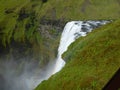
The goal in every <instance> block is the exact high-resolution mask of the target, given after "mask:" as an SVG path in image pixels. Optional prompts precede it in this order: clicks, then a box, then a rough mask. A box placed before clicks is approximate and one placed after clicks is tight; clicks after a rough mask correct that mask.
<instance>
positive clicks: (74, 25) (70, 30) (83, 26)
mask: <svg viewBox="0 0 120 90" xmlns="http://www.w3.org/2000/svg"><path fill="white" fill-rule="evenodd" d="M108 22H109V21H71V22H68V23H67V24H66V26H65V28H64V30H63V32H62V35H61V40H60V45H59V48H58V55H57V59H56V64H55V67H54V71H53V74H55V73H56V72H58V71H60V70H61V69H62V67H63V66H64V65H65V61H64V60H63V59H62V54H63V53H64V52H65V51H66V50H67V48H68V46H69V45H70V44H71V43H72V42H74V41H75V40H76V39H77V38H79V37H80V36H86V34H87V33H88V32H91V31H92V30H93V29H94V28H96V27H98V26H101V25H104V24H106V23H108Z"/></svg>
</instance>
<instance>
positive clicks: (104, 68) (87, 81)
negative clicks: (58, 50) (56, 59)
mask: <svg viewBox="0 0 120 90" xmlns="http://www.w3.org/2000/svg"><path fill="white" fill-rule="evenodd" d="M119 34H120V20H119V21H114V22H112V23H111V24H108V25H105V26H102V27H101V28H98V29H97V30H95V31H93V32H92V33H90V34H88V35H87V36H86V37H82V38H79V39H77V40H76V41H75V42H74V43H73V44H72V45H70V47H69V49H68V51H67V52H66V53H65V54H64V55H63V58H64V59H65V60H67V63H66V65H65V67H64V68H63V69H62V70H61V71H60V72H58V73H57V74H55V75H53V76H52V77H51V78H50V79H48V80H47V81H43V82H42V83H41V84H40V85H39V86H38V87H37V88H36V89H35V90H101V89H102V88H103V87H104V85H105V84H106V83H107V82H108V81H109V80H110V78H111V77H112V76H113V75H114V73H115V72H116V71H117V69H118V68H120V40H119V39H120V35H119Z"/></svg>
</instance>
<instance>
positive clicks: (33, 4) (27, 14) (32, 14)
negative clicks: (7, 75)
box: [0, 0, 120, 62]
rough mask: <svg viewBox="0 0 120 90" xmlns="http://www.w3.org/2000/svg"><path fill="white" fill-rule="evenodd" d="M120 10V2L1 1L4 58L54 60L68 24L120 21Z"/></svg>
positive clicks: (0, 46) (0, 32)
mask: <svg viewBox="0 0 120 90" xmlns="http://www.w3.org/2000/svg"><path fill="white" fill-rule="evenodd" d="M119 7H120V1H119V0H101V1H99V0H0V51H1V53H2V54H1V56H2V55H3V53H4V55H6V54H7V57H9V54H10V53H16V52H18V54H19V52H20V53H22V55H21V56H27V55H28V56H31V53H32V56H33V57H35V58H36V59H40V58H41V59H42V60H47V59H48V58H50V57H52V58H51V59H53V58H54V57H55V55H54V54H52V53H54V52H55V51H56V49H55V48H56V47H57V45H58V40H59V35H60V33H61V31H62V29H63V25H64V24H65V22H66V21H69V20H88V19H92V20H93V19H97V20H98V19H117V18H119V14H120V8H119ZM46 42H47V43H46ZM21 47H24V48H21ZM27 47H29V48H27ZM31 48H32V49H31ZM49 48H51V49H49ZM14 50H17V51H14ZM21 50H22V51H21ZM45 51H46V52H45ZM53 51H54V52H53ZM51 54H52V55H51ZM5 57H6V56H5ZM15 57H16V56H15ZM46 57H47V58H46ZM18 58H19V57H18ZM45 62H47V61H45Z"/></svg>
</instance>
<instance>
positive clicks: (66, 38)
mask: <svg viewBox="0 0 120 90" xmlns="http://www.w3.org/2000/svg"><path fill="white" fill-rule="evenodd" d="M108 22H109V21H71V22H68V23H67V24H66V26H65V28H64V30H63V32H62V35H61V39H60V44H59V48H58V55H57V58H56V60H55V62H54V63H53V62H51V63H49V64H48V65H47V66H46V68H42V69H41V68H39V66H38V64H37V63H36V62H23V64H21V65H18V64H16V63H18V62H14V60H8V61H6V62H3V63H1V65H0V67H1V68H2V69H0V72H2V73H0V90H33V89H34V88H35V87H36V86H37V85H38V84H39V83H41V81H43V80H46V79H48V78H49V77H50V76H51V75H53V74H55V73H57V72H58V71H60V70H61V69H62V67H63V66H64V65H65V61H64V60H63V59H62V54H63V53H64V52H65V51H66V50H67V48H68V46H69V45H70V44H71V43H72V42H74V41H75V40H76V39H77V38H79V37H81V36H86V34H87V33H89V32H91V31H92V30H93V29H95V28H97V27H99V26H101V25H104V24H106V23H108ZM23 61H25V60H24V59H23ZM21 67H22V68H21Z"/></svg>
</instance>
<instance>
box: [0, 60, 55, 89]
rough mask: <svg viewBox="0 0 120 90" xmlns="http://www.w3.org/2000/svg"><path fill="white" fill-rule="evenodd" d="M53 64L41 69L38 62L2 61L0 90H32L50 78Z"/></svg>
mask: <svg viewBox="0 0 120 90" xmlns="http://www.w3.org/2000/svg"><path fill="white" fill-rule="evenodd" d="M53 64H54V63H53V62H50V63H49V64H48V65H47V66H46V67H44V68H41V67H40V66H39V64H38V62H36V61H34V60H30V61H28V60H26V59H25V58H23V59H22V60H20V61H17V60H14V59H12V60H4V61H2V62H0V90H33V89H34V88H35V87H36V86H37V85H38V84H39V83H41V81H43V80H46V79H48V77H50V75H51V72H52V66H54V65H53Z"/></svg>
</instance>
